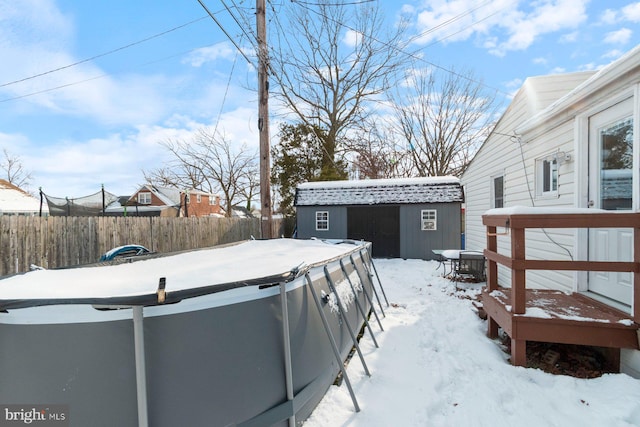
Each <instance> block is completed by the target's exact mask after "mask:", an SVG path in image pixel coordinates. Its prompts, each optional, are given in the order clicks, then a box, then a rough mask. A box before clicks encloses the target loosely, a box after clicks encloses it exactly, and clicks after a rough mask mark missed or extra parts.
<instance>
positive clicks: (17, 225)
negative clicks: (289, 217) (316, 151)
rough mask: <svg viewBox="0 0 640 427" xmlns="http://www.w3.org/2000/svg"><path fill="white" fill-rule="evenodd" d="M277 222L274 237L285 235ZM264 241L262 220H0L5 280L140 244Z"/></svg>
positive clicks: (0, 270)
mask: <svg viewBox="0 0 640 427" xmlns="http://www.w3.org/2000/svg"><path fill="white" fill-rule="evenodd" d="M280 228H281V227H280V222H279V221H277V220H274V231H275V233H274V236H280V235H282V233H281V232H279V231H280ZM252 236H253V237H255V238H260V221H259V219H256V218H214V217H200V218H166V217H35V216H33V217H29V216H0V276H4V275H7V274H13V273H22V272H25V271H29V268H30V266H31V265H37V266H41V267H45V268H56V267H68V266H72V265H80V264H90V263H94V262H96V261H98V259H99V258H100V255H102V254H103V253H105V252H106V251H108V250H109V249H111V248H114V247H116V246H121V245H125V244H139V245H143V246H145V247H147V248H148V249H150V250H152V251H156V252H160V253H167V252H175V251H182V250H188V249H196V248H205V247H210V246H215V245H220V244H225V243H231V242H237V241H241V240H247V239H250V238H251V237H252Z"/></svg>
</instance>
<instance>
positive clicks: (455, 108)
mask: <svg viewBox="0 0 640 427" xmlns="http://www.w3.org/2000/svg"><path fill="white" fill-rule="evenodd" d="M495 99H496V97H495V93H494V92H489V91H487V90H485V86H484V85H483V84H482V82H479V81H477V80H475V79H474V77H473V74H472V73H470V72H467V73H465V74H460V73H456V72H435V71H431V70H424V69H422V70H420V69H412V70H410V72H409V73H408V75H407V78H406V84H405V85H404V87H402V91H401V92H400V91H398V92H397V93H396V94H395V95H394V96H392V103H393V105H394V109H395V116H396V131H397V132H398V134H399V135H400V136H401V137H403V138H404V139H405V140H406V141H407V144H408V145H409V152H410V155H411V159H412V163H413V166H414V167H415V168H416V171H417V173H418V174H419V175H420V176H442V175H455V176H460V175H461V174H462V173H463V172H464V171H465V169H466V167H467V165H468V164H469V162H470V161H471V158H472V156H473V154H474V153H475V151H476V150H477V149H478V147H479V145H480V144H481V143H482V141H483V140H484V138H485V137H486V135H488V133H489V131H490V130H491V128H492V127H493V123H494V120H495V115H496V112H497V108H498V104H497V103H496V102H495Z"/></svg>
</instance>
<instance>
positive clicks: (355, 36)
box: [342, 30, 362, 48]
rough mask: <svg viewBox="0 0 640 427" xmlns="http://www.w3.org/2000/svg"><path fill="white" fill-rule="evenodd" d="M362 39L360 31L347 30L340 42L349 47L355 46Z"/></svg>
mask: <svg viewBox="0 0 640 427" xmlns="http://www.w3.org/2000/svg"><path fill="white" fill-rule="evenodd" d="M361 40H362V33H360V32H358V31H354V30H347V31H346V32H345V34H344V38H343V39H342V42H343V43H344V44H345V45H347V46H348V47H350V48H353V47H356V46H357V45H358V44H359V43H360V42H361Z"/></svg>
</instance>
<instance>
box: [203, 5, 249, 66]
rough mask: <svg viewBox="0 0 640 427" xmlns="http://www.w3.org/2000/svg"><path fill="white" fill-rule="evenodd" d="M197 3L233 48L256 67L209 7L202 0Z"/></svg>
mask: <svg viewBox="0 0 640 427" xmlns="http://www.w3.org/2000/svg"><path fill="white" fill-rule="evenodd" d="M198 3H200V6H202V8H203V9H204V10H205V11H206V12H207V13H208V14H209V16H210V17H211V19H213V22H215V23H216V25H217V26H218V28H220V30H222V32H223V33H224V35H225V36H227V38H228V39H229V41H230V42H231V43H232V44H233V45H234V46H235V48H236V49H237V50H238V52H240V53H241V54H242V56H243V57H244V59H245V60H246V61H247V62H248V63H249V65H251V66H253V67H256V65H255V64H254V63H253V62H252V61H251V60H250V59H249V57H247V55H246V54H245V53H244V51H243V50H242V49H240V46H238V44H237V43H236V42H235V40H233V38H232V37H231V36H230V35H229V33H228V32H227V30H225V29H224V27H223V26H222V24H221V23H220V21H218V18H216V16H215V15H214V14H213V13H211V12H210V11H209V8H207V6H206V5H205V4H204V3H203V2H202V0H198Z"/></svg>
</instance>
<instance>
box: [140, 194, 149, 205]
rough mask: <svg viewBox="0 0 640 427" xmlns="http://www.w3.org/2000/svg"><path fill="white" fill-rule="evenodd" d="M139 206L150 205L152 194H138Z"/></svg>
mask: <svg viewBox="0 0 640 427" xmlns="http://www.w3.org/2000/svg"><path fill="white" fill-rule="evenodd" d="M138 204H140V205H150V204H151V193H149V192H141V193H138Z"/></svg>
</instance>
